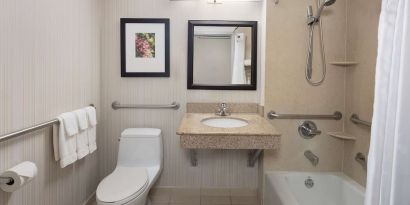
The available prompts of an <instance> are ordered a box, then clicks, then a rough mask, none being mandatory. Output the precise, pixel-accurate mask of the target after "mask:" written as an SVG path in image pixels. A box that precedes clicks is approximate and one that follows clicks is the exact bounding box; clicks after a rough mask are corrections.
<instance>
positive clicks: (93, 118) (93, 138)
mask: <svg viewBox="0 0 410 205" xmlns="http://www.w3.org/2000/svg"><path fill="white" fill-rule="evenodd" d="M85 111H86V112H87V118H88V123H89V125H90V126H89V127H88V130H87V135H88V148H89V151H90V153H93V152H94V151H95V150H97V130H96V129H97V128H96V125H97V115H96V111H95V108H94V107H92V106H89V107H86V108H85Z"/></svg>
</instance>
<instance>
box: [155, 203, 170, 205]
mask: <svg viewBox="0 0 410 205" xmlns="http://www.w3.org/2000/svg"><path fill="white" fill-rule="evenodd" d="M168 204H169V203H157V202H155V203H154V202H152V203H151V205H168Z"/></svg>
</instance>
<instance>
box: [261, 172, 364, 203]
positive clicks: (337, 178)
mask: <svg viewBox="0 0 410 205" xmlns="http://www.w3.org/2000/svg"><path fill="white" fill-rule="evenodd" d="M309 177H310V179H312V180H313V182H314V184H313V186H312V187H311V188H308V187H307V186H306V185H305V181H306V180H307V179H308V178H309ZM307 182H311V180H308V181H307ZM265 183H266V184H265V192H264V205H363V204H364V194H365V189H364V187H362V186H361V185H359V184H358V183H356V182H355V181H353V180H352V179H350V178H348V177H347V176H345V175H344V174H342V173H338V172H268V173H267V174H266V176H265ZM307 184H309V183H307ZM310 184H311V183H310Z"/></svg>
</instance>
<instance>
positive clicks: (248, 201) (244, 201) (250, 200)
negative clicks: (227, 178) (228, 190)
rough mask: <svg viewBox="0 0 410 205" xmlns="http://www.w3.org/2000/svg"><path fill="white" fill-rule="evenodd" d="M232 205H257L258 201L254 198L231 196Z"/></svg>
mask: <svg viewBox="0 0 410 205" xmlns="http://www.w3.org/2000/svg"><path fill="white" fill-rule="evenodd" d="M231 201H232V204H238V205H239V204H243V205H245V204H255V205H256V204H259V200H258V198H257V197H256V196H232V197H231Z"/></svg>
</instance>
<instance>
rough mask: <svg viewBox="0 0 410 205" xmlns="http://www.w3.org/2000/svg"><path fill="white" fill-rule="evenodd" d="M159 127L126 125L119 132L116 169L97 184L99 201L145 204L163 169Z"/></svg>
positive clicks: (102, 204) (104, 204) (103, 203)
mask: <svg viewBox="0 0 410 205" xmlns="http://www.w3.org/2000/svg"><path fill="white" fill-rule="evenodd" d="M162 163H163V144H162V134H161V130H160V129H155V128H129V129H126V130H124V131H123V132H122V133H121V137H120V146H119V150H118V162H117V166H116V168H115V170H114V171H113V172H112V173H111V174H109V175H108V176H106V177H105V178H104V179H103V180H102V181H101V182H100V184H99V185H98V187H97V191H96V198H97V204H98V205H146V204H147V196H148V192H149V190H150V189H151V187H152V186H153V184H154V183H155V181H156V180H157V178H158V176H159V175H160V173H161V171H162Z"/></svg>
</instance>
